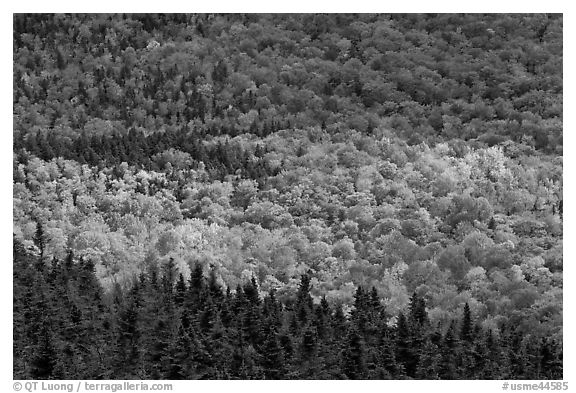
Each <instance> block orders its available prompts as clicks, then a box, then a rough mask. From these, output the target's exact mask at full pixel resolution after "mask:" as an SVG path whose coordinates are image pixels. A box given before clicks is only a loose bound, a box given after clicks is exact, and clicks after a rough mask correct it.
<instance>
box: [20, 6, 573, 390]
mask: <svg viewBox="0 0 576 393" xmlns="http://www.w3.org/2000/svg"><path fill="white" fill-rule="evenodd" d="M13 31H14V34H13V167H12V168H13V184H12V190H13V244H14V247H13V255H14V258H13V274H14V278H13V286H14V289H13V291H14V302H13V315H14V325H13V337H14V340H13V354H14V370H13V375H14V378H15V379H548V380H553V379H562V377H563V371H562V370H563V366H562V364H563V362H562V354H563V352H562V345H563V339H562V337H563V332H562V319H563V318H562V315H563V313H562V309H563V298H562V288H563V257H562V250H563V246H562V244H563V196H562V195H563V194H562V192H563V191H562V190H563V170H562V168H563V146H562V118H563V110H562V94H563V82H562V80H563V76H562V72H563V71H562V61H563V47H562V38H563V32H562V31H563V19H562V15H552V14H550V15H549V14H274V15H268V14H200V15H192V14H113V15H108V14H72V15H68V14H66V15H64V14H14V19H13Z"/></svg>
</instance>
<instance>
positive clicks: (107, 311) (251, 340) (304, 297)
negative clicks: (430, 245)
mask: <svg viewBox="0 0 576 393" xmlns="http://www.w3.org/2000/svg"><path fill="white" fill-rule="evenodd" d="M14 248H15V255H14V260H15V275H14V285H15V288H14V290H15V293H16V294H17V295H18V296H17V301H16V303H15V311H16V312H17V315H19V316H20V317H21V318H22V320H21V321H20V322H21V323H18V324H17V327H18V328H17V329H16V330H15V332H14V344H15V354H16V355H17V356H15V360H16V362H15V375H14V378H16V379H25V378H34V379H44V378H54V379H102V378H103V379H199V378H201V379H262V378H266V379H309V378H313V379H341V378H345V379H369V378H377V379H392V378H393V379H404V378H418V379H477V378H480V379H499V378H500V379H512V378H519V379H528V378H537V379H561V378H562V358H561V348H560V347H559V346H558V343H557V342H555V341H554V340H552V339H539V338H536V337H531V336H528V337H524V336H523V335H522V334H521V333H519V331H518V330H517V327H516V326H515V324H514V323H510V324H507V325H506V327H505V328H504V329H503V330H502V332H501V334H500V337H496V336H495V335H494V334H493V332H491V331H489V330H486V329H482V328H481V327H480V326H479V325H478V324H477V323H476V322H475V318H474V316H473V315H472V313H471V311H470V308H469V306H468V304H467V303H466V304H465V305H464V307H463V308H462V310H461V316H460V318H459V319H458V320H453V321H451V323H450V325H449V326H448V327H447V329H442V328H440V327H438V326H433V325H431V323H430V320H429V318H428V314H427V312H426V304H425V301H424V299H423V298H421V297H420V296H418V295H417V294H416V293H414V294H413V295H412V297H411V299H410V304H409V307H408V308H407V309H406V310H403V312H402V313H400V315H399V317H398V321H397V323H396V324H395V326H392V325H390V324H388V323H387V320H388V317H389V315H388V314H387V312H386V309H385V307H383V306H382V299H381V298H380V296H379V295H378V292H377V291H376V289H375V288H374V287H373V288H372V290H370V291H366V290H364V289H363V288H362V287H358V288H357V290H356V292H355V295H354V311H353V312H352V313H351V315H350V317H349V318H346V317H345V316H344V314H343V312H342V308H341V307H336V308H333V307H331V306H330V305H329V304H328V302H327V301H326V298H322V301H321V302H320V303H319V304H314V302H313V299H312V297H311V296H310V289H311V286H310V277H309V276H307V275H303V276H302V278H301V281H300V285H299V287H298V290H297V292H296V293H295V294H293V296H292V297H291V298H290V299H288V300H287V301H285V302H280V301H278V299H277V298H276V293H275V291H271V292H270V293H269V294H268V295H266V296H265V297H264V298H261V297H260V295H259V288H258V284H257V282H256V280H255V279H254V278H252V279H251V280H250V281H248V282H247V283H245V284H244V285H243V286H238V287H237V288H236V290H235V291H234V292H231V291H230V290H227V291H224V290H223V288H222V287H220V285H219V284H218V282H217V279H216V275H215V271H214V270H211V271H210V273H209V276H208V278H205V277H204V275H203V271H202V267H201V266H200V265H197V266H196V267H195V268H194V270H193V272H192V274H191V276H190V279H189V280H185V279H184V277H183V275H182V274H178V273H177V271H176V266H175V264H174V263H173V261H172V260H170V261H169V263H167V264H166V265H165V266H163V267H162V270H161V271H159V270H157V268H156V267H155V266H151V270H150V271H148V272H147V273H143V274H141V275H140V277H139V278H138V279H137V280H135V282H134V283H133V285H132V286H131V288H130V289H129V290H127V291H122V290H121V289H119V287H116V288H114V290H113V291H112V292H111V293H109V294H108V295H104V294H103V290H102V288H101V286H100V284H99V283H98V280H97V279H96V276H95V275H94V265H93V264H92V263H91V262H90V261H86V260H83V259H80V260H79V261H77V260H75V259H74V257H73V256H72V254H71V253H70V254H69V255H68V256H67V257H66V259H64V260H53V261H52V263H51V265H50V266H46V265H45V264H44V263H41V262H39V260H38V259H37V258H36V257H33V256H30V255H26V252H25V251H24V250H23V248H22V245H21V244H18V243H15V246H14Z"/></svg>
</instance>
